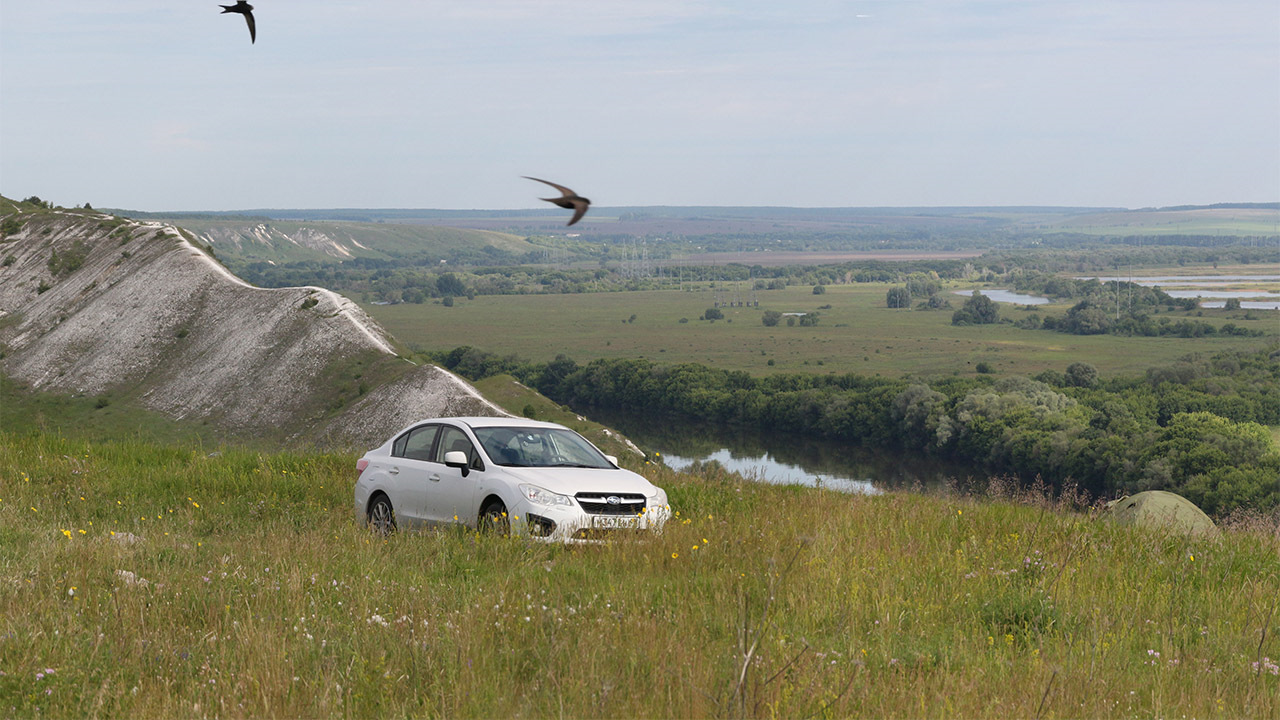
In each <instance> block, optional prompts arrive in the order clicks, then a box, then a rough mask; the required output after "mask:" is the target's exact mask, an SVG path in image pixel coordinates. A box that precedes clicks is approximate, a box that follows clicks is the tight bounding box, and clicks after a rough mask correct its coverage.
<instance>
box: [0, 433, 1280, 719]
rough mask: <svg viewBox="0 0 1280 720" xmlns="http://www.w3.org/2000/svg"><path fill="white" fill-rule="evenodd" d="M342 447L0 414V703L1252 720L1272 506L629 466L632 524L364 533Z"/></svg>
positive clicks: (1264, 643)
mask: <svg viewBox="0 0 1280 720" xmlns="http://www.w3.org/2000/svg"><path fill="white" fill-rule="evenodd" d="M355 459H356V458H355V456H353V455H333V454H324V455H317V454H295V453H259V452H253V451H246V450H241V449H236V448H227V447H219V448H214V447H207V446H206V447H193V446H183V445H161V444H154V443H149V442H140V441H110V442H101V443H86V442H80V441H72V440H68V439H65V438H62V437H59V436H57V435H54V434H47V433H46V434H15V433H10V432H3V431H0V567H3V568H4V570H5V571H4V577H5V578H6V579H5V581H4V582H0V617H3V618H4V620H3V621H0V623H2V624H3V628H2V634H0V638H3V639H0V697H3V698H4V702H5V703H6V706H7V708H8V714H9V715H11V716H14V717H33V716H41V717H86V716H106V717H132V718H152V717H166V718H167V717H188V716H205V715H210V716H219V717H221V716H228V717H280V716H284V717H322V716H324V717H330V716H349V717H384V716H427V717H441V716H447V717H513V716H521V717H550V716H557V717H559V716H566V717H664V718H666V717H762V718H763V717H797V718H799V717H833V718H834V717H939V718H953V717H1025V718H1031V717H1045V718H1051V717H1166V716H1182V715H1186V716H1188V717H1276V716H1277V713H1280V667H1278V666H1277V659H1280V614H1277V607H1276V604H1277V597H1280V561H1278V560H1277V557H1278V553H1280V545H1278V544H1277V542H1278V539H1277V536H1276V534H1275V532H1276V528H1275V519H1274V518H1272V519H1269V520H1265V519H1261V518H1254V519H1252V520H1249V521H1243V522H1237V523H1236V524H1234V525H1232V526H1230V527H1228V528H1226V530H1227V531H1226V532H1225V533H1223V534H1221V536H1219V537H1216V538H1212V539H1191V538H1184V537H1177V536H1170V535H1166V534H1162V533H1158V532H1148V531H1142V530H1138V529H1133V528H1129V527H1121V526H1117V525H1114V524H1112V523H1110V522H1107V521H1104V520H1101V519H1097V518H1095V517H1093V516H1091V515H1089V514H1087V513H1084V512H1082V511H1080V510H1078V509H1075V507H1074V506H1072V505H1071V504H1070V503H1053V502H1049V501H1046V500H1044V499H1043V498H1038V497H1037V496H1035V495H1026V496H1023V497H1022V498H1021V499H1020V500H1018V501H1014V500H1012V499H1011V498H1009V497H1008V496H1006V495H1004V494H1003V493H1001V492H999V491H998V490H996V491H994V494H993V495H992V496H991V497H989V498H986V499H973V498H965V497H956V496H946V495H942V496H925V495H918V494H907V493H902V494H898V493H892V494H885V495H878V496H863V495H847V494H841V493H837V492H833V491H827V490H819V489H804V488H796V487H779V486H772V485H767V484H753V483H749V482H744V481H742V480H740V479H738V478H736V477H729V476H725V475H724V474H722V473H717V472H716V471H714V469H712V470H709V471H706V472H704V473H702V474H700V475H695V476H689V475H681V474H677V473H673V472H671V471H669V470H667V469H664V468H662V467H660V466H656V465H641V466H640V467H638V468H637V469H638V470H639V471H640V472H642V473H644V474H645V475H647V476H648V477H650V478H651V479H653V480H654V481H655V482H657V483H658V484H659V485H661V486H664V487H666V488H667V490H668V491H669V493H670V497H671V502H672V505H673V506H674V508H675V509H676V510H677V511H678V512H679V514H678V515H677V517H676V518H675V519H674V520H673V521H672V522H671V523H670V524H669V525H668V527H667V529H666V531H665V532H664V533H663V534H662V535H660V536H657V537H652V538H648V539H646V540H642V541H638V542H618V543H614V544H610V545H604V546H593V547H561V546H548V545H541V544H532V543H527V542H525V541H520V540H506V539H502V538H497V537H489V536H475V535H472V534H470V533H467V532H461V531H443V532H427V533H424V534H399V535H395V536H392V537H390V538H387V539H381V538H377V537H373V536H371V535H370V534H369V533H368V532H367V531H365V530H364V529H363V528H360V527H358V526H357V525H356V524H355V523H354V521H353V519H352V510H351V483H352V481H353V478H354V467H355Z"/></svg>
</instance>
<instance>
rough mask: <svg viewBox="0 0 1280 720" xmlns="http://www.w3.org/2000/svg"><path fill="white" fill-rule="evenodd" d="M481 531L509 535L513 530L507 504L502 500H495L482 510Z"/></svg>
mask: <svg viewBox="0 0 1280 720" xmlns="http://www.w3.org/2000/svg"><path fill="white" fill-rule="evenodd" d="M480 532H487V533H493V534H495V535H507V534H508V533H510V532H511V519H510V518H508V517H507V506H506V505H503V504H502V501H500V500H494V501H492V502H490V503H489V504H488V505H485V506H484V509H483V510H481V511H480Z"/></svg>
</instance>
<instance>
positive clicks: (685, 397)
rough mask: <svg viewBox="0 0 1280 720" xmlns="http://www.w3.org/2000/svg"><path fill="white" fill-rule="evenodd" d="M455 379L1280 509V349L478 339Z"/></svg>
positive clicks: (459, 355)
mask: <svg viewBox="0 0 1280 720" xmlns="http://www.w3.org/2000/svg"><path fill="white" fill-rule="evenodd" d="M432 359H433V360H434V361H436V362H438V363H440V364H442V365H444V366H445V367H448V368H450V369H452V370H454V371H456V372H458V373H459V374H461V375H463V376H465V377H468V378H471V379H473V380H474V379H480V378H483V377H488V376H491V375H495V374H499V373H511V374H513V375H515V376H516V377H518V378H520V379H521V381H522V382H524V383H525V384H528V385H531V386H533V387H536V388H537V389H538V390H539V391H541V392H542V393H543V394H545V395H547V396H549V397H551V398H552V399H554V400H556V401H557V402H561V403H565V404H568V405H571V406H574V407H603V408H619V409H626V408H630V409H636V408H646V409H647V411H648V412H651V413H657V414H668V415H674V416H680V417H683V418H688V419H695V420H701V421H706V422H713V423H724V424H731V425H739V426H745V427H751V428H756V429H760V430H767V431H768V430H771V431H781V432H788V433H798V434H804V435H811V436H819V437H824V438H829V439H833V440H838V441H843V442H848V443H854V444H861V445H864V446H867V447H875V448H883V449H895V450H901V451H909V452H923V453H929V454H933V455H936V456H939V457H945V458H950V459H954V460H959V461H962V462H966V463H971V464H975V465H978V466H981V467H984V468H986V469H988V470H989V471H991V472H995V473H1007V474H1011V475H1015V476H1017V477H1019V478H1021V479H1023V480H1025V481H1028V482H1030V481H1034V479H1035V478H1037V477H1039V478H1041V479H1043V480H1044V481H1046V482H1049V483H1051V484H1052V485H1054V486H1055V487H1059V488H1062V487H1065V486H1067V485H1075V486H1077V487H1080V488H1083V489H1084V490H1086V491H1088V492H1089V493H1091V494H1093V495H1095V496H1100V495H1101V496H1112V495H1118V494H1120V493H1127V492H1136V491H1140V490H1153V489H1162V490H1170V491H1173V492H1177V493H1180V494H1182V495H1185V496H1187V497H1188V498H1190V499H1191V500H1193V501H1194V502H1195V503H1196V504H1198V505H1200V506H1201V507H1202V508H1204V509H1205V510H1206V511H1207V512H1209V513H1212V514H1219V515H1221V514H1225V513H1228V512H1230V511H1231V510H1234V509H1236V508H1240V507H1253V508H1260V509H1270V508H1273V507H1275V506H1277V505H1280V448H1278V447H1277V445H1276V443H1275V442H1274V440H1273V439H1272V437H1271V433H1270V431H1269V430H1268V428H1267V427H1266V426H1268V425H1280V350H1272V351H1258V352H1253V353H1229V354H1222V355H1216V356H1213V357H1201V356H1192V357H1188V358H1187V359H1185V360H1184V361H1181V362H1179V363H1176V364H1175V365H1172V366H1169V367H1159V368H1152V369H1150V370H1149V371H1148V372H1147V373H1146V375H1145V376H1143V377H1117V378H1109V379H1103V378H1100V377H1099V376H1098V373H1097V371H1096V370H1095V369H1094V368H1093V367H1092V366H1091V365H1088V364H1087V363H1073V364H1072V365H1071V366H1069V367H1068V368H1066V369H1065V371H1064V372H1061V373H1059V372H1045V373H1041V374H1039V375H1037V376H1036V377H1035V378H1025V377H1006V378H1000V379H996V378H990V377H981V376H979V377H976V378H969V377H966V378H960V377H954V378H942V379H934V380H929V381H927V382H926V381H921V380H909V379H885V378H879V377H869V376H861V375H855V374H846V375H827V376H823V375H807V374H794V375H773V376H769V377H752V376H751V375H748V374H747V373H745V372H740V371H724V370H718V369H715V368H710V367H706V366H703V365H698V364H692V363H690V364H681V365H675V366H662V365H658V364H655V363H653V362H650V361H647V360H597V361H594V362H591V363H590V364H587V365H578V364H577V363H576V362H575V361H573V360H572V359H569V358H566V357H563V356H562V357H560V358H558V359H556V360H555V361H553V362H549V363H545V364H539V363H528V362H522V361H520V360H519V359H518V358H515V357H501V356H498V355H495V354H492V353H486V352H484V351H481V350H477V349H475V348H471V347H461V348H456V349H454V350H452V351H447V352H440V353H437V354H434V355H433V356H432Z"/></svg>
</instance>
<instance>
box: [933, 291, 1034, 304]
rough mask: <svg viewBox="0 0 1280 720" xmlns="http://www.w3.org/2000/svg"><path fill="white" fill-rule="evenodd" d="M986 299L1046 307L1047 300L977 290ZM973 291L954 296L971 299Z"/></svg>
mask: <svg viewBox="0 0 1280 720" xmlns="http://www.w3.org/2000/svg"><path fill="white" fill-rule="evenodd" d="M978 292H981V293H982V294H983V295H985V296H986V297H989V298H991V299H992V300H994V301H996V302H1001V303H1010V304H1013V305H1047V304H1048V303H1049V298H1044V297H1040V296H1039V295H1024V294H1022V293H1018V292H1014V291H1012V290H998V289H997V290H979V291H978ZM973 293H974V291H973V290H956V291H955V294H956V295H963V296H965V297H972V296H973Z"/></svg>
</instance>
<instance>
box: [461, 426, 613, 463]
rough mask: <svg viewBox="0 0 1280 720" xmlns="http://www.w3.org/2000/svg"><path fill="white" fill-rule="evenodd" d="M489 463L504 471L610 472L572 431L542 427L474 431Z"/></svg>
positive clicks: (594, 452)
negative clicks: (562, 469) (566, 469)
mask: <svg viewBox="0 0 1280 720" xmlns="http://www.w3.org/2000/svg"><path fill="white" fill-rule="evenodd" d="M474 430H475V433H476V437H477V438H478V439H479V440H480V444H481V445H483V446H484V450H485V452H486V453H488V455H489V459H491V460H493V461H494V462H495V463H497V464H499V465H506V466H507V467H580V468H600V469H604V468H612V467H613V464H612V463H610V462H609V461H608V460H606V459H605V457H604V456H603V455H601V454H600V451H599V450H596V449H595V447H593V446H592V445H591V443H589V442H587V441H586V440H585V439H584V438H583V437H582V436H581V435H579V434H578V433H576V432H573V431H572V430H565V429H561V428H541V427H532V428H531V427H483V428H474Z"/></svg>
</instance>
